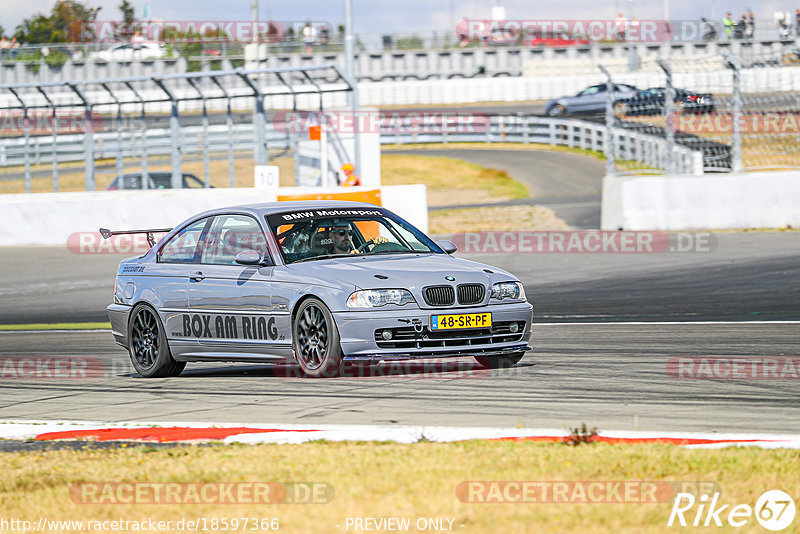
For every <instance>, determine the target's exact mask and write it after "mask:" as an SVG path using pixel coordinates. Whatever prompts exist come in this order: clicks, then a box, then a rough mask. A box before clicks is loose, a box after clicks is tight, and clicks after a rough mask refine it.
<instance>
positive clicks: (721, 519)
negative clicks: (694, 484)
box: [667, 490, 796, 532]
mask: <svg viewBox="0 0 800 534" xmlns="http://www.w3.org/2000/svg"><path fill="white" fill-rule="evenodd" d="M719 496H720V494H719V493H714V494H713V495H711V498H710V500H709V496H708V494H703V495H700V497H699V498H696V497H695V496H694V495H692V494H691V493H678V494H677V495H676V496H675V501H674V502H673V503H672V512H671V513H670V514H669V521H668V522H667V526H670V527H671V526H677V525H680V526H682V527H685V526H693V527H721V526H723V524H724V523H727V524H728V525H730V526H732V527H743V526H745V525H748V524H750V525H752V523H753V519H754V518H755V520H756V521H757V522H758V524H759V525H761V526H762V527H764V528H765V529H767V530H772V531H776V532H777V531H779V530H783V529H785V528H786V527H788V526H789V525H791V524H792V522H793V521H794V516H795V512H796V510H795V504H794V500H793V499H792V498H791V497H790V496H789V494H788V493H786V492H784V491H781V490H769V491H766V492H764V493H763V494H761V496H760V497H759V498H758V499H757V500H756V505H755V506H754V507H753V506H750V505H749V504H736V505H732V504H729V503H722V502H720V500H719Z"/></svg>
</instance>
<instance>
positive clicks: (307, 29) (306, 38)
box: [303, 22, 314, 56]
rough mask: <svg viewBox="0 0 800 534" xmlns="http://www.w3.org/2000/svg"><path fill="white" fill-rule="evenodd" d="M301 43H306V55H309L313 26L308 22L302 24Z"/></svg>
mask: <svg viewBox="0 0 800 534" xmlns="http://www.w3.org/2000/svg"><path fill="white" fill-rule="evenodd" d="M303 43H304V44H305V45H306V55H307V56H310V55H311V47H313V46H314V27H313V26H311V23H310V22H306V25H305V26H303Z"/></svg>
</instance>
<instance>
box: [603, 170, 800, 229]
mask: <svg viewBox="0 0 800 534" xmlns="http://www.w3.org/2000/svg"><path fill="white" fill-rule="evenodd" d="M786 226H792V227H793V228H797V227H800V171H777V172H749V173H746V174H725V175H713V174H706V175H703V176H685V175H673V176H670V175H666V176H665V175H662V176H606V177H605V178H604V179H603V200H602V215H601V227H602V229H603V230H617V229H624V230H689V229H722V228H782V227H786Z"/></svg>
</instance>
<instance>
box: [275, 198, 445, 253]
mask: <svg viewBox="0 0 800 534" xmlns="http://www.w3.org/2000/svg"><path fill="white" fill-rule="evenodd" d="M267 222H268V223H269V226H270V229H271V230H272V233H273V235H274V236H275V240H276V241H277V242H278V245H279V247H280V251H281V255H282V256H283V261H284V263H287V264H289V263H296V262H301V261H314V260H324V259H329V258H336V257H348V256H350V255H351V254H352V255H381V254H431V253H441V252H442V251H441V249H440V248H439V247H437V246H436V244H434V243H433V241H431V239H430V238H429V237H427V236H426V235H425V234H423V233H422V232H420V231H419V230H417V229H416V228H414V227H413V226H411V225H410V224H408V223H407V222H405V221H403V220H402V219H399V218H396V217H394V216H393V215H392V214H390V213H389V212H386V211H385V210H381V209H379V208H378V209H374V210H371V209H363V208H355V209H351V208H344V209H322V210H320V209H312V210H306V211H296V212H289V213H281V214H278V215H270V216H268V217H267Z"/></svg>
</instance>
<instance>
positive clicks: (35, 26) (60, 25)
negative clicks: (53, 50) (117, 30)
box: [14, 0, 100, 43]
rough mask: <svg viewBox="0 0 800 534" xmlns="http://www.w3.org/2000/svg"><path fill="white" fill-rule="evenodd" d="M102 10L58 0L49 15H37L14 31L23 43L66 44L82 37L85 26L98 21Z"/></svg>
mask: <svg viewBox="0 0 800 534" xmlns="http://www.w3.org/2000/svg"><path fill="white" fill-rule="evenodd" d="M99 10H100V8H99V7H98V8H91V7H88V6H86V5H84V4H82V3H81V2H78V1H77V0H58V1H57V2H56V4H55V5H54V6H53V9H52V10H51V11H50V14H49V15H42V14H37V15H33V16H32V17H30V18H27V19H25V20H23V21H22V23H21V24H20V25H19V26H17V27H16V29H15V31H14V37H16V38H17V41H19V42H21V43H66V42H69V41H74V40H77V39H79V38H80V37H82V28H83V25H84V24H85V23H87V22H94V21H95V20H97V12H98V11H99Z"/></svg>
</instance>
